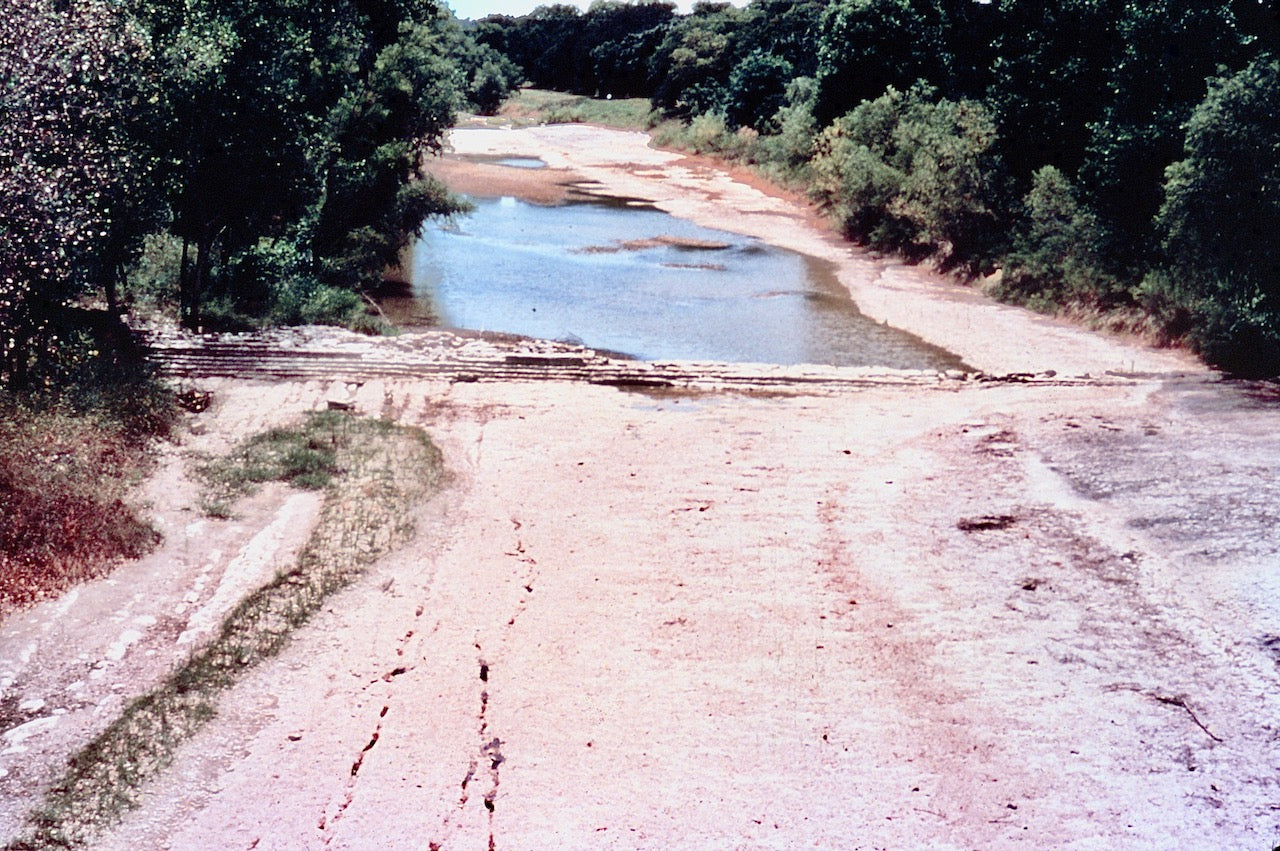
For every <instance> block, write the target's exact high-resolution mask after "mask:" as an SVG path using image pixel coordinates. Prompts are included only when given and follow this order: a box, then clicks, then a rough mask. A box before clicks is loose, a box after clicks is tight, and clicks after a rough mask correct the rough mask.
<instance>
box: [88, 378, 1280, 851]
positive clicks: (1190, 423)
mask: <svg viewBox="0 0 1280 851" xmlns="http://www.w3.org/2000/svg"><path fill="white" fill-rule="evenodd" d="M212 386H213V387H214V388H215V390H216V393H218V394H230V395H233V396H234V395H235V394H236V393H237V392H238V391H237V387H243V386H244V385H242V384H241V385H237V384H236V383H234V382H225V383H221V384H219V383H214V384H213V385H212ZM1216 391H1217V392H1220V393H1225V392H1227V390H1226V389H1225V388H1216ZM315 392H316V394H317V395H316V396H315V398H314V400H313V402H314V403H316V404H319V399H320V398H321V397H320V395H319V388H316V391H315ZM1201 392H1202V390H1201V388H1200V387H1199V385H1195V386H1192V387H1191V388H1190V389H1181V388H1177V387H1172V386H1165V387H1163V388H1162V387H1161V386H1160V385H1154V384H1148V385H1142V386H1125V387H1073V388H1068V387H1051V388H1035V387H1026V386H1020V385H1003V386H998V387H978V386H971V387H969V388H967V389H964V390H962V391H958V392H943V391H937V390H935V391H921V390H920V389H918V388H893V387H880V388H866V389H864V390H861V391H859V392H850V393H845V394H840V395H836V396H819V397H775V398H767V399H759V398H751V397H744V396H740V395H736V394H706V395H698V396H679V395H677V396H665V397H654V396H649V395H644V394H637V393H633V392H621V391H617V390H611V389H607V388H602V387H594V386H590V385H584V384H576V383H553V384H546V383H513V384H506V385H485V384H447V383H443V382H442V383H438V384H433V385H431V384H424V383H417V384H414V383H394V382H388V383H380V384H377V385H369V386H366V387H364V388H362V389H361V390H360V391H359V394H358V401H360V402H361V404H363V405H366V406H367V405H369V404H372V400H373V399H375V398H376V399H379V400H388V404H389V408H388V410H389V411H394V412H396V416H398V417H399V418H400V419H401V420H402V421H406V422H412V423H417V424H420V425H422V426H424V427H425V428H427V429H428V430H429V431H430V432H431V433H432V434H433V435H434V436H435V438H436V439H437V440H438V441H439V442H440V443H441V445H442V447H443V449H444V452H445V457H446V458H447V459H448V461H449V465H450V470H451V474H452V484H451V485H450V487H449V489H448V490H447V491H446V492H445V493H443V494H442V495H441V496H440V497H439V498H438V499H437V500H436V501H434V502H433V503H432V504H431V505H429V506H427V507H426V508H425V509H424V513H423V515H422V517H421V518H420V524H421V530H422V531H421V534H420V535H419V537H418V538H417V539H416V541H415V542H414V543H413V544H412V545H411V546H410V547H409V548H407V549H406V550H404V551H402V552H401V553H400V554H399V555H398V556H395V557H392V558H391V559H389V560H387V561H386V562H384V563H382V564H381V565H380V566H379V567H378V568H377V569H376V570H375V571H374V572H373V573H372V574H371V575H369V576H368V577H367V579H366V580H364V581H362V582H361V583H359V584H358V585H357V586H356V587H353V588H352V589H350V590H349V591H348V592H345V593H344V594H343V595H341V596H340V597H337V598H335V599H334V600H333V602H332V604H331V605H330V606H329V607H328V608H327V609H326V611H325V612H324V613H322V614H321V615H320V616H318V617H317V618H316V620H315V621H314V622H313V623H312V625H311V626H309V627H308V629H306V630H305V631H304V632H302V633H300V634H299V635H298V636H297V639H296V640H295V642H294V643H293V644H292V646H291V647H290V649H289V650H287V651H286V652H285V653H284V654H283V655H282V656H281V657H280V658H279V659H278V660H277V661H275V662H273V663H271V664H268V665H265V666H263V667H262V668H261V669H259V670H257V671H256V672H255V673H253V674H252V675H251V676H249V677H248V678H247V679H246V680H245V681H244V682H243V683H242V685H240V686H239V687H237V688H236V689H235V690H234V691H233V692H232V693H231V694H229V695H228V698H227V699H226V700H225V702H224V705H223V709H222V713H221V715H220V717H219V719H218V720H217V722H216V723H214V724H213V725H211V726H210V727H209V728H207V729H206V730H205V731H204V732H203V733H202V734H200V736H199V737H198V738H197V739H196V740H194V741H193V742H192V743H191V744H190V745H189V746H188V747H187V748H185V749H184V750H183V752H182V754H181V756H180V758H179V760H178V762H177V765H176V766H175V767H174V769H173V770H172V771H171V772H170V773H169V774H168V775H166V776H165V778H164V779H162V780H161V781H160V782H159V783H157V784H155V785H154V786H153V787H151V788H150V789H149V790H148V791H147V794H146V798H145V804H144V806H143V808H142V809H141V810H140V811H138V812H135V813H133V814H131V815H130V816H129V817H128V819H127V821H126V823H125V824H124V826H123V827H122V828H121V830H120V831H119V832H118V833H116V834H115V835H113V836H112V837H110V838H109V839H108V840H107V841H105V842H103V843H102V845H101V847H103V848H120V849H124V848H138V847H157V848H159V847H171V848H192V847H215V846H216V847H237V846H243V847H255V848H319V847H335V848H375V847H376V848H388V849H395V848H405V849H409V848H425V847H436V846H439V847H443V848H485V847H497V848H538V847H618V848H631V847H672V846H684V847H688V846H701V847H706V846H717V847H741V846H746V847H760V846H765V847H798V846H817V847H925V846H928V847H1007V846H1012V845H1022V844H1024V843H1025V844H1030V845H1037V846H1038V845H1042V844H1044V843H1045V842H1047V841H1049V842H1051V843H1053V844H1064V845H1071V844H1084V845H1097V846H1105V847H1114V846H1116V845H1119V844H1121V843H1126V844H1130V845H1136V846H1138V847H1169V846H1176V847H1253V846H1262V845H1265V844H1266V843H1267V842H1270V841H1272V839H1273V838H1274V837H1275V836H1276V831H1277V830H1280V815H1278V814H1277V812H1276V811H1275V810H1274V809H1273V802H1274V799H1275V798H1274V782H1275V781H1274V778H1275V777H1276V776H1277V769H1278V768H1280V747H1278V746H1277V742H1276V737H1275V735H1274V731H1273V730H1272V727H1271V724H1272V719H1274V718H1275V717H1278V716H1277V711H1280V706H1278V705H1277V703H1278V702H1280V699H1278V698H1277V695H1278V694H1280V690H1277V688H1276V685H1277V679H1278V678H1277V674H1276V664H1275V657H1274V655H1272V653H1271V651H1270V650H1268V648H1267V645H1266V644H1265V641H1264V640H1262V635H1263V634H1264V633H1266V632H1267V631H1268V630H1276V631H1277V632H1280V629H1277V624H1276V607H1275V603H1274V599H1267V598H1266V597H1265V595H1263V594H1259V593H1258V589H1257V588H1256V587H1255V586H1254V585H1253V584H1252V582H1251V581H1250V580H1249V578H1248V577H1249V576H1250V575H1251V569H1252V568H1254V567H1256V566H1257V564H1258V563H1259V560H1263V561H1265V560H1266V559H1271V562H1270V563H1272V564H1274V563H1275V562H1274V560H1275V558H1276V553H1277V541H1276V535H1275V533H1274V531H1273V529H1274V527H1272V530H1264V529H1263V528H1260V527H1255V528H1237V529H1235V530H1234V531H1232V532H1231V533H1229V534H1227V533H1220V535H1219V537H1220V540H1221V541H1224V542H1225V541H1226V540H1228V539H1229V538H1234V539H1235V540H1236V542H1237V544H1239V546H1238V547H1237V548H1236V549H1235V550H1234V554H1230V555H1225V556H1224V555H1223V554H1221V553H1219V554H1218V555H1217V556H1214V557H1210V556H1207V555H1205V554H1203V553H1202V554H1200V555H1197V554H1196V553H1195V552H1193V551H1190V550H1188V549H1187V548H1186V546H1185V543H1184V542H1180V541H1179V540H1178V539H1177V538H1176V537H1171V536H1161V535H1159V534H1151V532H1150V530H1144V529H1142V528H1140V524H1135V523H1133V522H1132V520H1133V519H1134V518H1135V517H1138V516H1141V515H1142V513H1143V512H1146V511H1148V510H1149V509H1150V508H1151V507H1152V506H1153V505H1156V504H1159V505H1160V506H1161V507H1162V509H1163V510H1164V511H1165V512H1176V513H1179V514H1181V515H1182V516H1184V517H1185V518H1187V519H1188V521H1187V522H1188V523H1193V522H1195V521H1196V518H1201V519H1202V520H1207V519H1208V518H1209V517H1210V516H1211V515H1212V514H1213V512H1214V511H1215V510H1216V509H1215V507H1214V506H1215V505H1218V503H1219V501H1220V500H1222V499H1227V498H1229V496H1230V495H1229V494H1226V493H1223V492H1222V491H1221V490H1216V491H1215V490H1213V489H1212V488H1206V489H1205V490H1204V491H1202V492H1201V493H1199V494H1189V493H1187V492H1185V491H1184V492H1182V493H1180V494H1175V493H1174V492H1173V491H1174V488H1173V487H1172V486H1171V483H1169V482H1164V483H1161V482H1159V481H1157V480H1156V479H1157V478H1159V477H1154V478H1153V479H1152V480H1151V482H1150V483H1149V485H1148V486H1146V487H1145V488H1144V487H1131V488H1130V489H1129V491H1128V493H1127V494H1123V495H1115V496H1112V497H1110V498H1108V499H1106V500H1104V501H1100V500H1098V499H1095V498H1091V497H1089V496H1087V495H1082V493H1081V492H1080V491H1079V490H1077V489H1074V488H1072V487H1070V486H1069V482H1070V477H1071V476H1072V475H1079V476H1093V477H1094V478H1095V480H1097V481H1099V482H1101V481H1102V480H1103V479H1106V478H1107V477H1108V476H1109V475H1110V476H1111V478H1112V480H1115V481H1122V480H1124V478H1125V474H1124V471H1123V470H1122V469H1120V468H1119V467H1117V468H1115V470H1114V471H1113V472H1112V473H1108V472H1107V470H1106V469H1099V468H1098V466H1097V464H1096V462H1095V461H1094V460H1091V459H1092V458H1094V455H1093V454H1091V453H1095V452H1096V451H1097V450H1098V449H1099V448H1101V447H1102V446H1104V445H1105V444H1106V442H1107V441H1111V444H1110V445H1112V446H1114V447H1128V448H1129V450H1130V451H1131V452H1138V451H1143V452H1147V453H1148V455H1149V453H1152V452H1158V453H1161V454H1163V453H1170V454H1173V455H1181V454H1187V455H1188V457H1191V456H1190V453H1187V452H1186V450H1188V448H1189V447H1191V446H1200V447H1202V452H1203V446H1204V440H1205V437H1206V434H1207V432H1206V429H1211V428H1212V424H1211V423H1208V422H1206V421H1204V420H1201V419H1197V418H1195V417H1193V416H1192V417H1188V416H1187V415H1188V413H1189V409H1188V407H1187V406H1188V405H1191V404H1193V403H1194V402H1195V400H1196V399H1198V398H1199V394H1200V393H1201ZM303 401H304V402H305V399H304V400H303ZM1220 413H1224V414H1226V415H1228V416H1231V417H1234V418H1235V419H1234V421H1233V427H1234V428H1235V429H1237V432H1238V433H1241V434H1243V433H1244V432H1248V431H1250V430H1252V431H1253V436H1255V437H1256V436H1257V434H1259V433H1260V430H1261V429H1264V428H1266V427H1269V425H1270V424H1271V423H1272V422H1273V420H1274V414H1273V413H1272V412H1271V411H1270V410H1269V409H1265V408H1263V409H1258V408H1255V407H1252V406H1251V405H1250V404H1249V403H1248V401H1247V400H1244V401H1241V402H1240V404H1239V405H1237V406H1236V407H1235V408H1232V409H1231V410H1229V411H1222V412H1220ZM1151 429H1156V430H1157V432H1159V433H1158V434H1156V435H1152V434H1149V433H1148V432H1149V431H1150V430H1151ZM1255 445H1257V444H1255ZM1224 451H1225V447H1224ZM1275 454H1276V453H1275V451H1274V450H1266V452H1264V455H1262V456H1259V455H1255V456H1253V457H1250V458H1242V460H1241V461H1240V462H1239V464H1240V468H1239V469H1237V470H1234V471H1231V475H1230V478H1232V479H1235V480H1237V481H1238V480H1240V478H1241V477H1245V476H1248V475H1249V473H1248V472H1247V471H1248V470H1255V471H1259V470H1261V469H1263V468H1264V467H1266V466H1267V465H1271V468H1272V469H1274V464H1275V462H1276V460H1277V459H1276V458H1275V457H1274V456H1275ZM1050 456H1060V464H1061V466H1059V467H1056V468H1051V467H1050V466H1049V463H1048V462H1047V460H1046V459H1047V458H1049V457H1050ZM1162 457H1163V455H1162ZM1227 457H1228V456H1227V455H1225V454H1224V455H1223V456H1220V457H1214V458H1212V459H1211V458H1209V457H1207V456H1205V455H1203V454H1201V455H1200V456H1198V457H1197V460H1196V461H1195V464H1196V465H1208V467H1213V466H1214V465H1218V464H1221V463H1225V462H1226V461H1225V459H1226V458H1227ZM1147 460H1148V461H1151V460H1153V459H1152V458H1151V457H1148V458H1147ZM1202 469H1205V468H1202ZM1255 484H1257V485H1258V486H1260V487H1264V488H1271V489H1272V490H1274V485H1269V484H1265V483H1264V482H1263V481H1262V480H1261V479H1258V480H1257V481H1256V482H1255ZM984 518H985V519H987V520H989V519H990V518H999V522H984ZM1224 536H1225V537H1224ZM1259 539H1262V540H1259ZM1247 541H1253V543H1252V544H1248V546H1246V543H1245V542H1247ZM1259 544H1261V545H1262V546H1263V548H1265V550H1266V552H1265V554H1259V552H1258V550H1257V549H1256V546H1257V545H1259ZM1249 547H1254V549H1249ZM1209 569H1212V570H1213V571H1214V572H1215V576H1216V578H1215V580H1214V581H1213V582H1211V583H1205V582H1202V581H1201V580H1200V578H1199V577H1200V575H1201V574H1202V573H1203V572H1204V571H1206V570H1209Z"/></svg>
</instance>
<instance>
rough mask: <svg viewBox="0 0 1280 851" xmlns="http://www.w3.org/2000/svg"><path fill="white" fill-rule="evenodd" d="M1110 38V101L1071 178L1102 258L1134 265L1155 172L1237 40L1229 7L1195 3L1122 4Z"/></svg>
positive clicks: (1155, 190) (1143, 247) (1153, 197)
mask: <svg viewBox="0 0 1280 851" xmlns="http://www.w3.org/2000/svg"><path fill="white" fill-rule="evenodd" d="M1119 35H1120V39H1121V43H1122V48H1121V51H1120V56H1119V59H1118V60H1117V62H1116V65H1115V67H1114V68H1113V69H1112V71H1111V73H1110V75H1109V83H1108V86H1107V90H1108V91H1109V92H1110V93H1111V98H1110V101H1109V103H1107V105H1106V107H1105V108H1104V110H1103V113H1102V117H1101V118H1100V119H1099V120H1098V121H1097V122H1096V123H1094V124H1093V125H1092V127H1091V131H1092V132H1091V139H1090V142H1089V145H1088V148H1087V152H1086V157H1085V160H1084V163H1083V166H1082V169H1081V184H1082V186H1084V187H1086V188H1087V190H1088V191H1089V193H1090V195H1091V199H1092V204H1093V206H1094V209H1095V210H1096V211H1097V213H1098V215H1099V217H1100V219H1101V222H1102V224H1103V226H1104V227H1105V228H1107V230H1108V231H1109V232H1110V234H1111V240H1110V241H1111V248H1110V255H1111V260H1112V263H1113V264H1114V265H1115V266H1116V267H1117V268H1122V267H1130V268H1137V269H1140V268H1142V267H1143V266H1145V265H1148V264H1150V263H1151V262H1152V261H1153V260H1154V258H1155V254H1156V247H1157V240H1156V239H1155V234H1154V230H1153V225H1152V220H1153V217H1154V216H1155V214H1156V212H1157V211H1158V210H1159V208H1160V204H1161V201H1162V200H1163V192H1162V187H1163V185H1164V171H1165V169H1166V168H1167V167H1168V166H1169V165H1170V164H1172V163H1173V162H1174V161H1176V160H1178V159H1179V158H1180V155H1181V147H1182V144H1181V143H1182V127H1183V124H1184V123H1185V122H1186V120H1187V119H1188V118H1189V117H1190V115H1191V112H1192V110H1193V109H1194V108H1195V106H1196V104H1198V103H1199V102H1200V101H1201V100H1203V98H1204V96H1205V92H1206V89H1207V82H1206V81H1207V80H1208V78H1210V77H1211V76H1213V75H1215V74H1216V73H1217V69H1218V68H1219V66H1230V65H1231V64H1232V63H1234V62H1237V61H1238V59H1239V56H1240V50H1241V47H1242V44H1241V36H1240V33H1239V31H1238V30H1237V29H1236V27H1235V22H1234V19H1233V17H1232V15H1231V11H1230V7H1229V6H1228V5H1227V4H1223V3H1217V4H1215V3H1209V4H1206V3H1204V2H1202V0H1146V2H1142V3H1127V4H1125V11H1124V14H1123V15H1122V17H1121V18H1120V22H1119Z"/></svg>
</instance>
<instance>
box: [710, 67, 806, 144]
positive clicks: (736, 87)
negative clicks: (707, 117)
mask: <svg viewBox="0 0 1280 851" xmlns="http://www.w3.org/2000/svg"><path fill="white" fill-rule="evenodd" d="M794 77H795V71H794V69H793V68H792V67H791V63H790V62H788V61H787V60H785V59H781V58H779V57H777V56H774V55H772V54H768V53H760V52H755V53H750V54H748V55H747V57H746V58H745V59H743V60H742V61H741V62H739V63H738V64H737V65H736V66H735V67H734V69H733V72H732V73H731V74H730V75H729V83H728V86H726V88H725V93H724V112H725V119H726V120H727V121H728V122H729V126H730V127H750V128H752V129H753V130H756V131H758V132H761V133H768V132H772V131H776V130H777V125H776V124H775V121H774V117H775V116H776V115H777V114H778V110H780V109H782V107H783V106H785V105H786V102H787V100H786V98H787V86H788V84H790V82H791V81H792V79H794Z"/></svg>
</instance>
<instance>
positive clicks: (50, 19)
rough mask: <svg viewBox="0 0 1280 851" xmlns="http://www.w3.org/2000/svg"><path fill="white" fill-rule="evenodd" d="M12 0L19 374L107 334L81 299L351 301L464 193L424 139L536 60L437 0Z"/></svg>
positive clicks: (7, 227)
mask: <svg viewBox="0 0 1280 851" xmlns="http://www.w3.org/2000/svg"><path fill="white" fill-rule="evenodd" d="M2 1H3V11H4V17H5V21H6V24H5V26H4V27H3V28H0V72H2V74H3V77H4V79H5V80H6V87H5V91H4V92H3V94H2V95H0V98H2V100H0V104H2V106H3V111H4V119H5V120H4V121H3V122H0V221H3V222H4V224H3V226H2V227H0V330H2V331H3V333H4V341H5V345H4V346H3V347H0V380H3V381H4V383H5V384H6V386H11V387H17V388H25V387H32V386H40V385H45V384H50V383H56V382H57V381H58V380H59V379H60V378H61V377H62V373H64V372H65V367H66V364H67V363H68V361H70V360H74V359H75V352H76V351H94V350H98V351H100V350H102V349H103V348H104V345H103V341H102V339H101V338H102V335H101V334H100V333H97V332H98V331H99V330H100V329H98V328H95V327H94V324H93V322H92V321H90V320H89V318H88V317H87V316H86V315H85V314H84V312H82V311H76V310H74V309H73V308H74V307H75V306H76V305H77V304H81V305H82V304H83V303H85V302H89V303H95V302H96V303H98V304H104V303H105V304H106V305H107V306H108V307H109V308H110V309H111V311H112V312H115V311H116V310H118V309H121V308H122V307H123V308H127V307H129V306H130V305H131V304H133V303H136V302H153V303H160V304H172V305H174V306H175V307H176V308H177V309H178V310H179V311H180V313H181V316H182V319H183V321H184V322H185V323H186V324H188V325H190V326H192V327H199V326H202V325H217V324H227V323H234V322H237V321H243V320H244V318H252V317H266V318H269V319H270V320H273V321H276V322H285V323H288V322H299V321H302V322H315V321H334V320H344V321H347V322H352V321H355V320H356V319H357V317H358V314H360V313H362V312H363V303H362V300H361V297H360V295H359V293H360V292H361V290H362V289H364V288H365V287H367V286H369V285H370V284H373V283H377V282H378V281H379V280H380V279H381V276H382V274H383V270H384V269H385V268H386V266H387V265H388V263H391V262H394V261H395V259H396V257H397V255H398V252H399V250H400V248H401V247H403V246H404V245H405V244H406V242H407V240H408V239H409V237H410V235H411V234H412V233H413V232H415V231H416V230H417V228H418V227H419V226H420V225H421V223H422V221H423V220H424V219H425V218H426V217H428V216H430V215H434V214H441V213H448V212H451V211H453V210H455V209H456V202H455V201H454V200H453V199H451V198H450V197H449V196H448V194H447V193H446V192H445V191H444V190H443V188H442V187H440V186H439V185H437V184H435V183H433V182H431V181H428V180H423V179H421V178H420V172H419V167H420V165H421V162H422V160H423V158H424V157H425V156H427V155H428V154H429V153H430V152H431V151H433V150H437V149H438V148H439V146H440V143H441V142H440V140H441V136H442V134H443V133H444V131H445V130H446V129H447V128H448V127H449V126H450V124H451V123H452V122H453V119H454V115H455V113H456V111H457V110H458V109H460V108H463V107H467V108H471V109H475V110H480V111H487V110H492V109H494V108H496V107H497V105H498V103H500V101H501V99H502V98H503V97H504V96H505V94H506V92H507V91H509V90H510V89H511V88H512V86H513V85H515V83H516V82H517V81H518V71H517V70H516V69H515V68H514V66H513V65H512V64H511V62H510V61H509V60H506V59H504V58H503V57H501V56H499V55H498V54H497V53H496V52H495V51H493V50H492V49H490V48H487V47H484V46H482V45H479V44H477V43H476V42H475V41H474V40H472V39H471V38H470V37H469V36H468V35H467V34H465V33H464V32H463V30H462V28H461V26H460V25H459V24H458V22H457V21H456V20H454V18H453V17H452V15H451V14H450V13H449V12H448V11H447V10H446V9H445V8H444V7H443V6H442V5H440V4H437V3H435V2H433V0H375V2H372V3H366V2H355V0H339V2H336V3H326V4H323V6H316V5H315V4H311V3H305V2H300V0H246V2H240V3H230V4H229V3H218V2H212V0H184V2H168V0H139V2H134V3H127V4H123V3H116V2H111V0H72V2H68V3H63V2H55V0H2ZM100 324H102V323H100ZM106 324H109V323H106Z"/></svg>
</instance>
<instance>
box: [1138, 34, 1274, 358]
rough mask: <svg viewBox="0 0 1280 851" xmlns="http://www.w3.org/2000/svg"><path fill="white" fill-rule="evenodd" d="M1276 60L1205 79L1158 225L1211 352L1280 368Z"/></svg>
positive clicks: (1182, 294)
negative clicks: (1206, 87)
mask: <svg viewBox="0 0 1280 851" xmlns="http://www.w3.org/2000/svg"><path fill="white" fill-rule="evenodd" d="M1277 103H1280V60H1277V59H1274V58H1272V57H1269V56H1263V57H1261V58H1259V59H1257V60H1255V61H1254V62H1252V63H1250V64H1249V65H1248V66H1247V67H1245V68H1244V69H1243V70H1241V71H1239V72H1237V73H1235V74H1232V75H1229V76H1225V77H1219V78H1215V79H1214V80H1212V81H1211V82H1210V85H1209V93H1208V95H1207V96H1206V97H1205V99H1204V101H1203V102H1202V103H1200V105H1199V106H1197V107H1196V109H1195V111H1194V112H1193V113H1192V114H1191V117H1190V119H1189V120H1188V122H1187V130H1186V136H1185V143H1184V158H1183V159H1182V160H1180V161H1179V162H1177V163H1175V164H1173V165H1172V166H1170V167H1169V169H1168V172H1167V181H1166V183H1165V187H1164V190H1165V197H1164V203H1163V205H1162V206H1161V208H1160V213H1159V216H1158V220H1157V223H1158V226H1159V230H1160V233H1161V235H1162V237H1163V244H1164V248H1165V251H1166V252H1167V256H1168V258H1169V262H1170V263H1171V264H1172V272H1173V275H1172V280H1176V281H1178V282H1179V283H1178V284H1177V286H1176V287H1174V290H1175V294H1176V296H1177V297H1178V299H1179V300H1180V301H1182V302H1183V303H1188V304H1190V305H1191V306H1192V308H1193V312H1195V313H1196V314H1199V315H1200V316H1201V317H1202V319H1201V328H1200V329H1199V331H1198V339H1199V341H1200V343H1201V346H1202V348H1204V350H1205V351H1206V353H1207V354H1208V356H1209V357H1210V358H1211V359H1212V360H1214V361H1216V362H1219V363H1222V364H1225V365H1227V366H1229V367H1231V368H1233V369H1235V370H1237V371H1243V372H1250V373H1254V374H1274V373H1275V372H1276V371H1280V252H1277V250H1276V240H1277V238H1278V235H1280V114H1278V113H1277V111H1276V104H1277Z"/></svg>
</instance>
